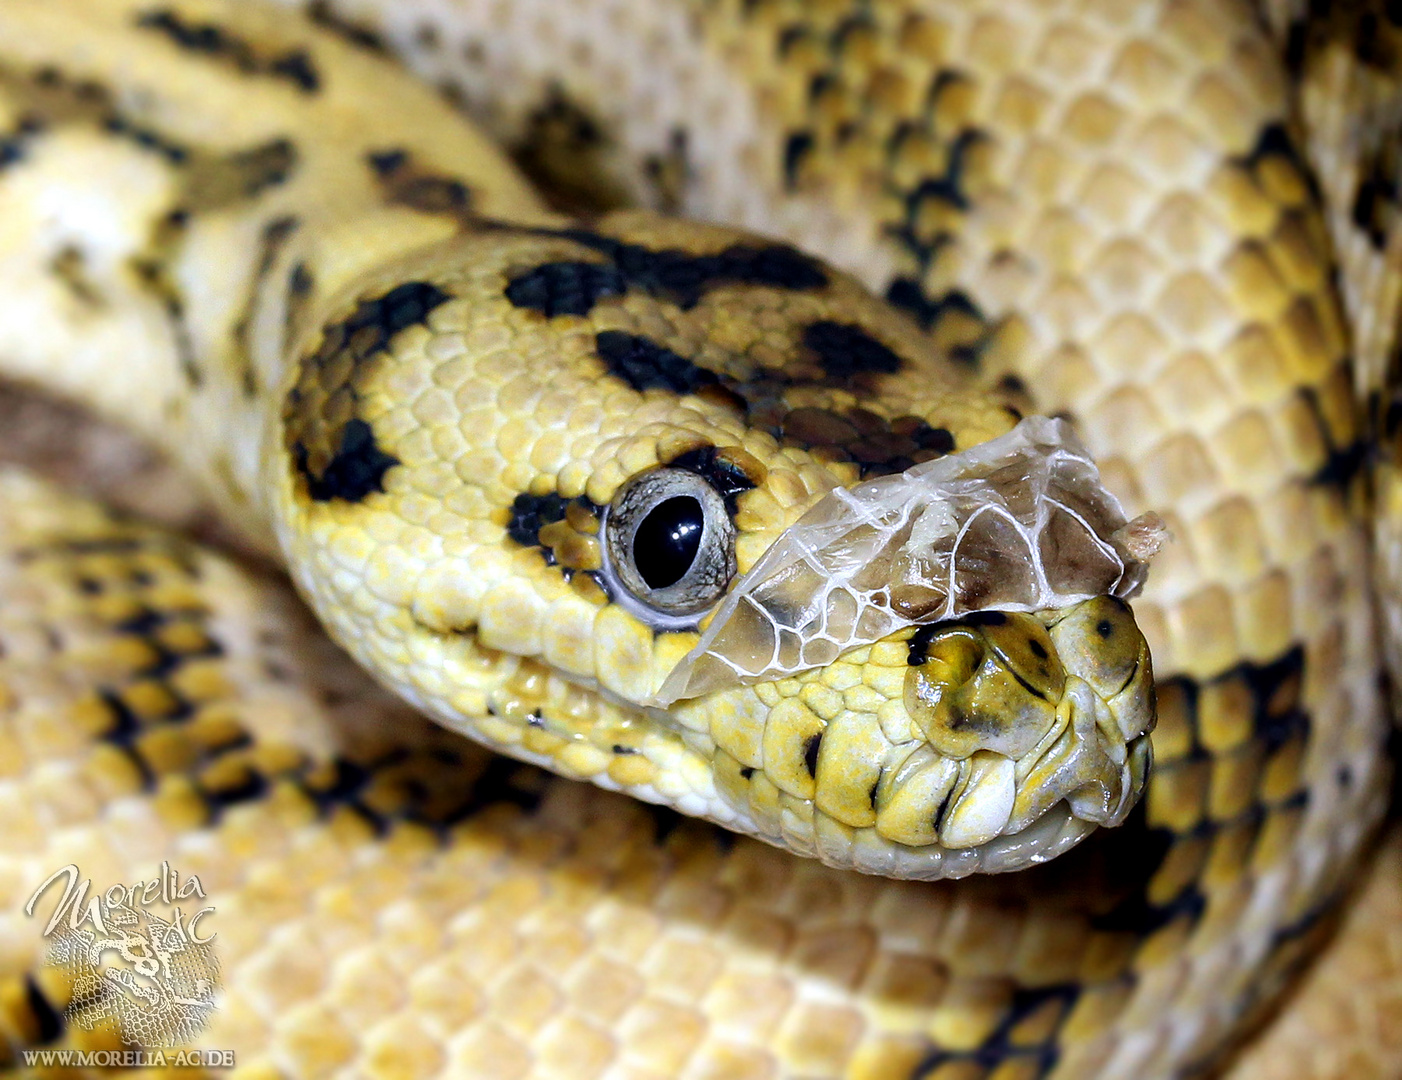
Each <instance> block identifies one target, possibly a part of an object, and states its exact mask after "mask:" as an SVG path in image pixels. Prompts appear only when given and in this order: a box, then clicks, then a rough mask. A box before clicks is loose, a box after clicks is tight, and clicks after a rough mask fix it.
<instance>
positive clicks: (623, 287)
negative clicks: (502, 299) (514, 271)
mask: <svg viewBox="0 0 1402 1080" xmlns="http://www.w3.org/2000/svg"><path fill="white" fill-rule="evenodd" d="M627 291H628V282H627V280H626V279H625V278H624V276H623V275H622V273H620V272H619V270H618V269H617V268H616V267H613V266H601V265H599V264H598V263H588V262H552V263H545V264H544V265H543V266H538V267H536V268H535V269H534V270H529V271H527V272H526V273H524V274H520V275H518V276H516V277H514V278H512V279H511V281H510V282H508V283H507V286H506V298H507V300H509V301H510V302H511V304H512V305H513V306H514V307H518V308H531V309H533V310H535V311H539V312H540V313H541V314H542V315H544V316H545V317H546V318H552V319H553V318H554V317H555V316H557V315H587V314H589V312H590V311H591V310H593V307H594V305H595V304H597V303H598V302H599V301H600V300H602V299H604V298H605V297H609V296H622V295H623V294H624V293H625V292H627Z"/></svg>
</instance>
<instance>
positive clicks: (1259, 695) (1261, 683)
mask: <svg viewBox="0 0 1402 1080" xmlns="http://www.w3.org/2000/svg"><path fill="white" fill-rule="evenodd" d="M1228 675H1229V676H1236V677H1239V678H1241V679H1244V680H1245V682H1246V685H1247V686H1248V687H1249V688H1250V689H1251V700H1252V728H1253V730H1254V731H1255V733H1256V736H1257V737H1258V738H1259V739H1260V740H1261V742H1262V743H1263V744H1264V748H1265V750H1266V752H1267V753H1270V752H1271V751H1273V750H1275V749H1277V748H1278V747H1280V746H1282V745H1284V744H1285V743H1286V742H1288V741H1289V740H1290V739H1293V738H1297V737H1304V736H1306V735H1308V734H1309V731H1310V718H1309V714H1308V713H1306V712H1305V711H1304V709H1303V708H1302V707H1301V705H1300V694H1301V691H1302V689H1303V684H1304V675H1305V650H1304V648H1303V646H1299V645H1297V646H1295V648H1293V649H1291V650H1290V651H1289V652H1287V653H1286V654H1285V655H1284V656H1282V657H1281V658H1280V659H1279V660H1276V661H1273V662H1272V663H1269V664H1253V663H1249V662H1248V663H1244V664H1239V665H1238V666H1237V667H1235V668H1233V669H1232V670H1231V671H1230V672H1229V673H1228Z"/></svg>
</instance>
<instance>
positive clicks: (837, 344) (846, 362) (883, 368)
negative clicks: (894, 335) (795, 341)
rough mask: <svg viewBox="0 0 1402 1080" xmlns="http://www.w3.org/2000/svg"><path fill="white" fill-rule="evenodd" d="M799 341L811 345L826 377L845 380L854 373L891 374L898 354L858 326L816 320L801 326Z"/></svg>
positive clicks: (897, 364)
mask: <svg viewBox="0 0 1402 1080" xmlns="http://www.w3.org/2000/svg"><path fill="white" fill-rule="evenodd" d="M802 341H803V345H804V346H805V347H806V348H808V349H811V350H812V352H813V353H814V355H815V356H816V357H817V359H818V364H819V365H820V366H821V367H822V369H823V373H824V374H825V375H827V377H828V378H830V379H838V380H848V379H851V378H853V377H854V376H856V375H863V374H868V373H872V374H883V375H894V374H895V373H896V372H898V371H900V370H901V366H902V364H901V358H900V357H899V356H897V355H896V354H895V353H894V352H893V351H892V350H891V349H890V348H889V347H887V346H886V345H883V344H882V343H881V342H880V341H877V340H876V338H874V337H872V336H871V335H870V334H869V333H867V332H866V331H865V330H864V329H862V328H861V327H860V326H856V325H855V324H852V323H837V322H832V321H830V320H826V319H824V320H820V321H819V322H815V323H810V324H809V325H808V326H806V327H804V329H803V338H802Z"/></svg>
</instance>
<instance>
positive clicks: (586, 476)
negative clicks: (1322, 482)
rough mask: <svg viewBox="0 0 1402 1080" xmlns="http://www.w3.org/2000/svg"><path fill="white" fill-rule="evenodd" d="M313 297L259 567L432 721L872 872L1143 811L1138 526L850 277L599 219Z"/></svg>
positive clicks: (775, 250) (1077, 467) (1075, 834)
mask: <svg viewBox="0 0 1402 1080" xmlns="http://www.w3.org/2000/svg"><path fill="white" fill-rule="evenodd" d="M327 310H328V312H329V317H328V318H325V319H322V320H321V321H320V322H318V323H317V324H316V329H315V330H314V331H313V332H312V333H311V334H309V335H308V337H307V344H306V347H305V348H303V349H301V350H300V351H299V355H301V356H302V360H301V361H300V364H299V366H298V370H296V371H294V372H293V374H292V376H291V382H290V390H289V392H288V394H287V396H286V398H285V404H284V410H283V424H282V428H281V432H282V435H281V439H282V447H283V449H284V450H285V454H284V456H283V458H282V460H283V461H284V462H286V466H285V468H286V471H285V474H284V476H283V478H282V480H283V482H282V485H281V488H282V505H281V508H280V511H279V515H278V516H279V518H280V520H279V523H278V528H279V533H280V538H281V542H282V545H283V548H284V550H285V552H286V553H287V554H288V556H289V561H290V564H291V565H292V567H293V571H294V574H295V576H296V577H297V579H298V582H299V584H300V585H301V586H302V588H303V590H304V592H306V594H307V595H308V596H309V598H310V599H311V601H312V603H313V604H314V606H316V608H317V609H318V612H319V613H320V614H321V616H322V618H323V620H324V621H326V622H327V623H328V625H329V626H330V628H331V629H332V631H333V633H335V634H336V636H337V637H338V638H339V640H341V641H342V642H343V643H344V644H345V645H346V646H347V647H348V648H350V649H351V651H352V652H354V653H355V654H356V655H357V656H358V658H359V659H360V660H361V661H362V662H363V663H365V664H366V665H367V666H368V667H369V668H370V669H371V670H372V671H375V672H377V673H379V675H380V677H381V678H382V679H383V680H384V681H386V682H388V683H390V684H391V685H393V686H394V687H395V688H396V689H398V690H399V691H400V692H401V693H402V694H404V695H405V696H406V697H408V698H409V699H410V700H413V701H415V702H417V703H419V704H421V705H422V706H424V707H425V708H427V709H428V710H429V711H431V712H433V713H434V714H435V715H437V716H438V717H440V718H441V719H442V720H444V721H445V722H446V723H448V724H449V725H451V726H453V727H456V728H458V729H460V730H463V731H466V732H468V733H469V734H471V735H473V736H474V737H476V738H479V739H482V740H484V741H486V742H488V743H489V744H491V745H493V746H496V747H498V748H500V749H502V750H505V751H506V752H508V753H511V754H514V755H516V756H518V757H522V758H526V759H528V760H533V761H538V762H541V763H543V764H545V765H547V766H548V767H550V768H552V769H555V770H556V771H559V772H563V773H565V774H567V775H572V776H578V777H581V778H586V779H590V780H592V781H594V782H595V783H598V784H601V785H602V786H605V787H611V788H617V789H621V790H625V791H628V792H630V793H632V794H634V795H638V796H640V797H642V798H646V799H650V800H653V801H658V802H665V803H668V804H670V805H673V806H675V807H676V808H678V809H680V810H682V811H684V812H686V813H691V814H696V815H700V816H705V817H709V818H711V819H713V820H715V821H718V822H720V823H721V824H724V825H726V826H728V827H731V828H735V829H738V830H741V831H744V832H748V833H752V834H754V835H757V836H760V837H762V838H764V839H766V840H769V841H771V842H773V843H776V844H780V845H782V846H784V847H786V848H789V849H791V850H795V851H798V852H801V853H804V854H810V855H816V856H817V857H819V858H821V859H822V860H823V861H825V862H828V863H830V864H833V865H836V866H842V867H850V868H855V869H859V870H863V871H868V872H874V873H881V874H888V875H891V876H898V877H914V878H936V877H947V876H959V875H962V874H967V873H971V872H974V871H990V870H1009V869H1015V868H1017V867H1019V866H1025V865H1028V864H1029V863H1034V862H1041V861H1044V860H1046V859H1048V858H1051V857H1053V856H1055V855H1057V854H1059V853H1060V852H1062V851H1064V850H1066V849H1067V848H1069V847H1070V846H1071V845H1073V844H1074V843H1076V842H1077V841H1079V840H1080V839H1081V838H1083V837H1084V836H1086V835H1087V834H1088V833H1089V832H1090V831H1092V830H1093V829H1094V827H1095V826H1097V825H1114V824H1118V823H1119V822H1121V821H1122V820H1123V819H1124V817H1125V815H1126V814H1127V813H1128V811H1129V809H1130V808H1131V807H1132V806H1133V804H1134V803H1135V801H1136V800H1137V798H1138V796H1139V794H1140V791H1141V789H1142V786H1143V784H1144V781H1145V777H1146V774H1147V770H1148V765H1149V739H1148V733H1149V731H1150V730H1151V729H1152V727H1153V722H1154V698H1153V677H1152V672H1151V668H1150V663H1149V653H1148V648H1147V646H1146V644H1145V642H1144V639H1143V637H1142V636H1141V635H1140V633H1139V630H1138V629H1137V627H1136V625H1135V622H1134V619H1133V616H1132V614H1131V612H1130V609H1129V607H1128V605H1127V604H1126V603H1125V600H1126V598H1127V597H1129V596H1130V595H1132V593H1133V592H1134V591H1135V590H1137V589H1138V587H1139V586H1140V584H1141V583H1142V581H1143V579H1144V575H1145V561H1146V559H1147V558H1148V556H1149V555H1150V554H1151V553H1152V551H1153V550H1154V548H1155V546H1156V542H1157V538H1158V537H1159V535H1160V533H1161V526H1159V525H1157V523H1156V521H1155V520H1153V519H1136V521H1134V522H1126V520H1125V516H1124V514H1123V513H1122V511H1121V509H1120V506H1119V504H1118V503H1117V502H1116V501H1115V499H1114V497H1113V496H1111V495H1110V494H1109V493H1108V492H1107V491H1106V490H1105V489H1104V488H1103V487H1102V486H1101V485H1100V481H1099V475H1098V473H1097V470H1096V468H1095V466H1094V464H1093V463H1092V462H1091V460H1090V458H1089V456H1088V454H1087V453H1086V452H1085V451H1084V450H1083V449H1082V448H1081V447H1080V446H1079V444H1078V443H1077V442H1076V441H1075V439H1074V437H1073V436H1072V435H1071V433H1070V429H1069V427H1068V426H1067V425H1066V424H1065V423H1063V422H1061V421H1056V420H1048V419H1045V418H1041V417H1032V418H1029V419H1027V420H1023V421H1022V422H1021V423H1017V419H1018V417H1017V414H1016V413H1015V412H1014V411H1012V410H1010V409H1008V408H1006V403H1000V402H999V401H997V400H996V399H988V398H979V397H977V396H970V394H971V391H970V389H969V387H968V386H967V383H966V381H965V380H964V378H963V376H962V375H961V373H959V372H958V371H954V370H952V369H951V367H950V365H949V364H948V363H946V362H945V361H944V360H943V359H942V354H941V350H940V347H939V346H938V344H937V343H933V342H931V341H930V340H929V338H927V337H926V336H925V335H924V334H923V333H922V332H921V331H920V329H919V327H918V326H917V325H916V324H915V323H914V322H913V321H912V320H910V319H909V318H908V317H907V316H905V315H903V314H901V313H900V312H898V311H896V310H895V309H894V308H892V307H890V306H889V305H887V304H885V303H884V302H882V301H880V300H878V299H876V298H874V297H872V296H871V295H870V294H869V293H867V292H866V291H865V290H864V289H863V288H862V287H861V286H860V285H859V284H857V283H856V282H855V281H853V280H852V279H850V278H848V277H847V276H845V275H843V274H840V273H838V272H837V271H834V270H832V269H830V268H828V267H826V266H824V265H822V264H821V263H818V262H816V261H815V260H812V259H809V258H808V257H807V256H804V255H801V254H800V253H798V252H796V251H793V250H792V249H790V248H786V247H783V246H780V245H776V244H773V243H772V242H769V241H763V240H760V239H757V238H755V237H752V236H748V235H746V234H743V233H738V232H735V231H733V230H728V229H720V228H713V227H702V226H696V225H689V224H679V223H673V222H664V221H660V220H658V219H655V218H652V217H650V216H648V215H643V214H623V215H616V216H613V217H610V218H606V219H604V221H603V222H601V223H599V224H597V225H595V226H594V227H593V228H592V229H590V230H584V229H578V228H575V229H558V230H552V229H546V228H533V229H524V228H523V229H506V228H502V229H497V230H493V229H486V230H484V231H483V232H482V233H481V234H477V235H471V236H467V237H464V238H460V239H459V240H457V241H454V242H453V243H452V244H449V245H447V246H446V247H445V248H443V249H441V250H435V251H431V252H428V253H426V254H424V255H423V256H422V257H419V258H416V259H411V260H409V261H407V262H405V263H404V264H403V265H400V266H397V267H394V268H391V270H388V271H386V272H385V274H384V275H382V276H381V278H379V279H376V281H372V282H370V283H362V284H361V285H360V286H359V287H358V289H357V291H356V292H355V294H354V295H352V296H349V297H348V298H344V299H343V300H341V301H339V302H338V303H336V304H333V305H332V306H331V307H330V308H329V309H327Z"/></svg>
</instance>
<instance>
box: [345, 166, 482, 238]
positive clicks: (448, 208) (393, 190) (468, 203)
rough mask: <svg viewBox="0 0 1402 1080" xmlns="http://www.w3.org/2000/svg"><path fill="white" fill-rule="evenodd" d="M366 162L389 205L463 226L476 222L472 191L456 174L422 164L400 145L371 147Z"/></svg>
mask: <svg viewBox="0 0 1402 1080" xmlns="http://www.w3.org/2000/svg"><path fill="white" fill-rule="evenodd" d="M366 162H367V163H368V164H369V166H370V171H371V173H372V175H373V176H374V178H375V182H376V183H377V184H378V185H379V187H380V190H381V193H382V195H383V196H384V200H385V202H386V203H388V204H390V205H391V206H403V207H407V208H408V209H410V210H415V211H417V212H419V213H421V214H434V215H439V216H442V217H450V218H454V219H456V220H457V221H458V222H459V224H460V225H461V226H462V227H464V228H467V227H469V226H471V225H473V224H475V223H476V217H475V216H474V214H473V212H472V190H471V189H470V188H469V187H468V186H467V185H466V184H464V183H463V182H462V181H461V180H459V179H457V178H456V177H453V176H447V175H444V174H442V173H438V172H435V171H433V170H432V169H429V168H426V167H424V166H423V165H421V164H419V163H418V162H416V161H415V160H414V158H413V155H411V154H410V153H409V151H407V150H405V149H403V148H400V147H389V148H387V149H385V150H372V151H370V152H369V153H368V154H366Z"/></svg>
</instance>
